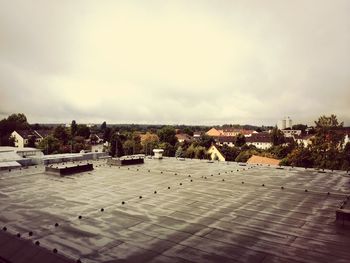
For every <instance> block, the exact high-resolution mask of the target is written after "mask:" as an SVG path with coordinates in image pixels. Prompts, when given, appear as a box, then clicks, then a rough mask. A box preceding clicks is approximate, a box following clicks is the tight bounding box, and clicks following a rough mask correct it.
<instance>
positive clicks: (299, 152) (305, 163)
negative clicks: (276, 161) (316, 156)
mask: <svg viewBox="0 0 350 263" xmlns="http://www.w3.org/2000/svg"><path fill="white" fill-rule="evenodd" d="M280 164H281V165H291V166H297V167H306V168H309V167H312V166H313V165H314V160H313V158H312V155H311V151H310V149H309V148H304V147H298V148H295V149H294V150H293V151H292V152H291V153H290V154H288V155H287V157H286V158H284V159H282V161H281V162H280Z"/></svg>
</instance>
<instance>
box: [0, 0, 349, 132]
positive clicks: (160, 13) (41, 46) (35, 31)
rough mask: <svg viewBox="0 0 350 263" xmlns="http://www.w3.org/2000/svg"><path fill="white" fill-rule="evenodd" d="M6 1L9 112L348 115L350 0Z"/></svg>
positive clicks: (40, 115) (203, 119) (136, 116)
mask: <svg viewBox="0 0 350 263" xmlns="http://www.w3.org/2000/svg"><path fill="white" fill-rule="evenodd" d="M1 2H2V3H1V6H2V8H1V10H0V37H1V39H0V40H1V41H0V96H1V97H0V115H2V116H1V117H5V116H6V115H7V114H9V113H11V112H24V113H26V114H27V116H28V118H29V120H30V121H31V122H70V121H71V120H72V119H76V120H82V121H86V122H90V121H91V122H94V121H96V122H100V121H103V120H108V121H109V122H116V123H117V122H148V123H191V124H196V123H198V124H217V123H228V122H230V123H242V124H243V123H252V124H266V125H274V124H275V123H276V122H277V121H278V119H280V118H282V117H283V116H286V115H287V116H291V117H292V118H293V119H294V120H295V121H296V122H306V123H309V124H312V123H313V121H314V120H315V119H316V118H317V117H318V116H319V115H321V114H331V113H335V114H337V115H338V116H339V118H340V119H341V120H344V121H345V123H346V124H347V125H350V111H349V101H350V87H349V86H350V67H349V65H348V61H350V19H349V18H348V14H349V11H350V2H348V1H340V0H339V1H332V2H330V1H288V2H285V1H283V2H281V1H272V0H271V1H265V2H264V4H262V3H261V1H249V2H247V1H232V2H230V1H217V2H212V1H191V2H190V3H189V2H188V1H182V2H179V1H176V2H173V3H164V2H162V1H159V2H157V1H155V2H152V4H151V5H148V4H147V5H146V4H145V3H144V2H142V1H140V2H137V3H135V2H134V3H124V4H123V3H119V2H118V3H117V2H113V1H111V2H104V3H100V2H98V1H81V2H79V1H77V2H74V3H72V2H70V1H59V2H53V3H52V2H50V3H48V2H47V1H36V2H34V3H29V2H27V1H13V2H12V1H11V3H10V2H8V1H1ZM120 10H122V12H121V11H120ZM143 26H144V27H143ZM177 39H178V42H176V41H177ZM197 41H198V42H197ZM155 47H156V48H155ZM135 54H137V56H135ZM87 93H91V94H92V95H90V96H88V95H89V94H87ZM85 102H86V103H85Z"/></svg>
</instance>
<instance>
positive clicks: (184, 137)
mask: <svg viewBox="0 0 350 263" xmlns="http://www.w3.org/2000/svg"><path fill="white" fill-rule="evenodd" d="M175 137H176V138H177V139H178V140H185V141H190V140H191V139H192V138H191V136H190V135H188V134H186V133H179V134H176V135H175Z"/></svg>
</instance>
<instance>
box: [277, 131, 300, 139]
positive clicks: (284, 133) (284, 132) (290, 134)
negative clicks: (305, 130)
mask: <svg viewBox="0 0 350 263" xmlns="http://www.w3.org/2000/svg"><path fill="white" fill-rule="evenodd" d="M281 132H282V133H283V135H284V137H293V136H295V135H297V136H300V135H301V130H281Z"/></svg>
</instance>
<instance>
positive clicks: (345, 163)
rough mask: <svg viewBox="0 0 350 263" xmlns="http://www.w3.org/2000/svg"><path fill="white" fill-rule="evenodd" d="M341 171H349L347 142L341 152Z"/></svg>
mask: <svg viewBox="0 0 350 263" xmlns="http://www.w3.org/2000/svg"><path fill="white" fill-rule="evenodd" d="M342 159H343V162H342V167H341V169H342V170H346V171H349V170H350V142H348V143H347V144H346V145H345V147H344V150H343V152H342Z"/></svg>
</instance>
